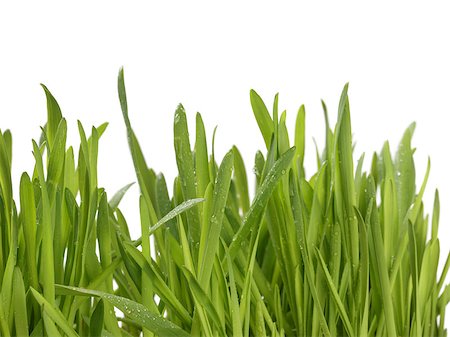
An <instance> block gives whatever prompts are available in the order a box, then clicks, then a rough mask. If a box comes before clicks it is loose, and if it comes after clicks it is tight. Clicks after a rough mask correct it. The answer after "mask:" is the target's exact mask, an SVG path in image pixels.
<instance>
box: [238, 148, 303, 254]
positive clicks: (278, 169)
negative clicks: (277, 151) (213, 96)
mask: <svg viewBox="0 0 450 337" xmlns="http://www.w3.org/2000/svg"><path fill="white" fill-rule="evenodd" d="M294 154H295V147H293V148H291V149H289V150H288V151H287V152H286V153H284V154H283V155H282V156H281V157H280V159H278V160H277V161H276V162H275V164H274V165H273V167H272V168H271V169H270V171H269V173H268V174H267V176H266V177H265V179H264V181H263V183H262V185H261V187H260V188H259V190H258V192H257V194H256V196H255V199H254V200H253V202H252V205H251V206H250V209H249V211H248V212H247V214H246V215H245V218H244V220H243V223H242V227H241V228H240V229H239V231H238V232H237V233H236V234H235V236H234V237H233V241H232V243H231V245H230V247H229V250H230V257H231V259H233V258H234V257H235V256H236V254H237V252H238V250H239V249H240V248H241V245H242V244H243V243H244V240H245V239H246V238H247V236H248V234H249V233H250V232H251V230H252V229H253V228H254V227H255V226H256V225H257V222H258V221H259V219H260V216H261V214H262V212H263V210H264V208H265V207H266V204H267V202H268V200H269V198H270V196H271V195H272V192H273V190H274V189H275V187H276V185H277V184H278V182H279V181H280V179H281V177H282V176H283V175H284V174H285V173H286V170H287V169H288V168H289V166H290V165H291V161H292V158H293V157H294Z"/></svg>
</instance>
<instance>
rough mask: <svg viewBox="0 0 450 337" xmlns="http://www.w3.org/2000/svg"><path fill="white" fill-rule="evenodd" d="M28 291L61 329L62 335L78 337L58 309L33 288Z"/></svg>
mask: <svg viewBox="0 0 450 337" xmlns="http://www.w3.org/2000/svg"><path fill="white" fill-rule="evenodd" d="M30 290H31V293H32V294H33V296H34V298H35V299H36V301H37V302H38V303H39V305H40V306H43V308H44V311H45V313H46V314H47V315H48V316H49V317H50V318H51V320H52V321H53V322H55V323H56V324H57V325H58V326H59V327H60V328H61V330H62V331H64V333H65V334H66V335H67V336H69V337H78V334H77V333H76V332H75V330H74V329H73V328H72V327H71V326H70V325H69V323H68V322H67V321H66V318H65V317H64V315H63V314H62V313H61V311H60V310H59V309H58V308H56V307H54V306H53V305H52V304H51V303H50V302H49V301H47V300H46V299H45V297H44V296H42V295H41V294H40V293H38V292H37V291H36V290H35V289H34V288H30ZM46 328H47V327H46Z"/></svg>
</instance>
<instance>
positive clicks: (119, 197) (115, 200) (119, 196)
mask: <svg viewBox="0 0 450 337" xmlns="http://www.w3.org/2000/svg"><path fill="white" fill-rule="evenodd" d="M133 185H134V182H133V183H130V184H127V185H125V186H124V187H122V188H121V189H120V190H118V191H117V192H116V194H114V195H113V197H112V198H111V199H110V200H109V201H108V203H109V207H111V209H113V210H115V209H116V208H117V207H118V206H119V204H120V202H121V201H122V198H123V196H124V195H125V193H127V191H128V190H129V189H130V187H131V186H133Z"/></svg>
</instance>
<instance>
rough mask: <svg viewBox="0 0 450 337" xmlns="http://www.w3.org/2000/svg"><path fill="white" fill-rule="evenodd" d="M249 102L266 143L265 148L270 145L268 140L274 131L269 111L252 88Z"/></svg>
mask: <svg viewBox="0 0 450 337" xmlns="http://www.w3.org/2000/svg"><path fill="white" fill-rule="evenodd" d="M250 103H251V105H252V109H253V114H254V115H255V119H256V122H257V123H258V126H259V129H260V130H261V134H262V136H263V138H264V142H265V143H266V147H267V149H269V147H270V140H271V138H272V134H273V132H274V128H273V121H272V118H270V114H269V111H268V110H267V107H266V105H265V104H264V102H263V100H262V99H261V97H260V96H259V95H258V94H257V93H256V91H254V90H250Z"/></svg>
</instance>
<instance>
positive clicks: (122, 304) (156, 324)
mask: <svg viewBox="0 0 450 337" xmlns="http://www.w3.org/2000/svg"><path fill="white" fill-rule="evenodd" d="M57 287H58V288H59V290H61V291H64V292H65V293H66V294H67V295H74V296H91V297H92V296H94V297H100V298H102V299H104V300H105V301H107V302H109V303H111V304H112V305H114V306H115V307H116V308H117V309H119V310H120V311H122V312H123V313H124V314H126V315H127V316H128V317H129V318H130V319H131V320H133V322H134V323H136V324H138V325H139V326H141V327H143V328H146V329H148V330H150V331H152V332H154V333H155V334H156V335H159V336H167V337H189V334H188V333H187V332H186V331H184V330H183V329H181V328H180V327H179V326H177V325H175V324H173V323H172V322H170V321H168V320H167V319H165V318H164V317H162V316H160V315H156V314H154V313H152V312H150V311H149V310H148V309H147V308H146V307H145V306H143V305H142V304H140V303H137V302H135V301H132V300H129V299H127V298H124V297H120V296H116V295H112V294H108V293H105V292H102V291H98V290H88V289H82V288H77V287H69V286H62V285H58V286H57Z"/></svg>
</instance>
